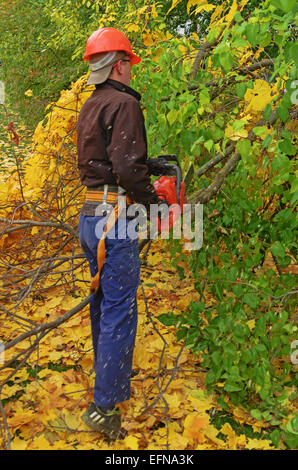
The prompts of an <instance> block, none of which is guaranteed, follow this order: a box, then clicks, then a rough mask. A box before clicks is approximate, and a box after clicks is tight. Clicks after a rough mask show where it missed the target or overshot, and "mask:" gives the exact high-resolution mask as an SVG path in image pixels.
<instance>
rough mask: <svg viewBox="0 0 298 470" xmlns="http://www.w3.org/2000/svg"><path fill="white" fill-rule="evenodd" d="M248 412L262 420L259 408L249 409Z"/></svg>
mask: <svg viewBox="0 0 298 470" xmlns="http://www.w3.org/2000/svg"><path fill="white" fill-rule="evenodd" d="M250 414H251V416H252V417H253V418H255V419H257V420H258V421H261V420H262V413H261V412H260V410H257V409H253V410H250Z"/></svg>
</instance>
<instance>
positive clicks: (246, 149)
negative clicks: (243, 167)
mask: <svg viewBox="0 0 298 470" xmlns="http://www.w3.org/2000/svg"><path fill="white" fill-rule="evenodd" d="M236 149H237V151H238V152H239V153H240V155H241V157H242V158H243V159H244V160H246V159H247V158H248V157H249V156H250V153H251V142H250V141H249V140H248V139H244V140H240V141H239V142H237V145H236Z"/></svg>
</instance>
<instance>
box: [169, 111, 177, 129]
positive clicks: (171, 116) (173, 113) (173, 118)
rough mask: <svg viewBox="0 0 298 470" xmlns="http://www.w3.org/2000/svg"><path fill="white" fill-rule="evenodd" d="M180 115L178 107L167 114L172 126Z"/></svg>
mask: <svg viewBox="0 0 298 470" xmlns="http://www.w3.org/2000/svg"><path fill="white" fill-rule="evenodd" d="M177 117H178V111H176V109H171V111H169V112H168V114H167V120H168V121H169V123H170V125H171V126H172V125H173V124H174V122H176V120H177Z"/></svg>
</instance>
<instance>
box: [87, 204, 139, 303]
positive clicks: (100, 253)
mask: <svg viewBox="0 0 298 470" xmlns="http://www.w3.org/2000/svg"><path fill="white" fill-rule="evenodd" d="M126 203H127V205H130V204H133V203H134V201H133V200H132V199H131V198H130V197H128V196H126ZM121 209H122V204H121V200H120V212H121ZM118 217H119V206H118V204H116V205H115V207H114V208H113V210H112V212H111V214H110V215H109V217H108V220H107V222H106V224H105V228H104V232H103V234H102V237H101V239H100V240H99V243H98V246H97V266H98V271H97V273H96V274H95V276H94V277H93V278H92V279H91V285H90V292H91V293H92V294H95V293H96V291H97V290H98V288H99V277H100V273H101V270H102V267H103V265H104V262H105V259H106V248H105V238H106V235H107V233H108V232H109V231H110V230H111V228H113V226H114V225H115V224H116V221H117V219H118Z"/></svg>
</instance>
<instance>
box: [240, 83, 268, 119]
mask: <svg viewBox="0 0 298 470" xmlns="http://www.w3.org/2000/svg"><path fill="white" fill-rule="evenodd" d="M272 93H273V89H271V86H270V85H269V83H267V82H266V81H265V80H261V79H260V78H257V79H256V80H255V82H254V87H253V88H252V89H251V88H248V89H247V90H246V93H245V95H244V101H245V102H246V111H247V112H252V113H258V112H260V111H263V109H264V108H265V106H266V105H267V104H268V103H270V102H271V100H272V98H273V96H272Z"/></svg>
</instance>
